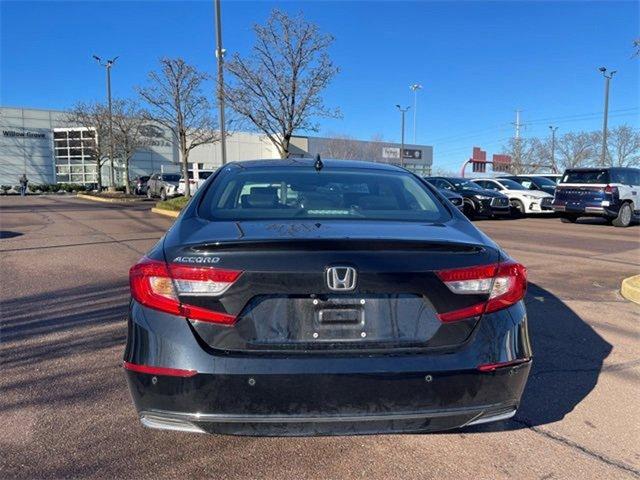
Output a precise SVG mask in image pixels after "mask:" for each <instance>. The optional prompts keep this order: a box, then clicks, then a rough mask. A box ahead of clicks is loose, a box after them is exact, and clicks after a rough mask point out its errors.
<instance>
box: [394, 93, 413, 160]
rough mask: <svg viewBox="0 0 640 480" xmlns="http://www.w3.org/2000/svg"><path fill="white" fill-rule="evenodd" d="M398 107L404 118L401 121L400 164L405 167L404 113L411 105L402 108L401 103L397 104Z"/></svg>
mask: <svg viewBox="0 0 640 480" xmlns="http://www.w3.org/2000/svg"><path fill="white" fill-rule="evenodd" d="M396 108H397V109H398V110H399V111H400V114H401V115H400V116H401V117H402V120H401V122H400V132H401V133H400V166H401V167H404V114H405V113H407V111H409V109H410V108H411V107H405V108H402V107H401V106H400V105H396Z"/></svg>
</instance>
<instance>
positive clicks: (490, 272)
mask: <svg viewBox="0 0 640 480" xmlns="http://www.w3.org/2000/svg"><path fill="white" fill-rule="evenodd" d="M437 274H438V277H439V278H440V280H442V281H443V282H444V284H445V285H446V286H447V287H448V288H449V290H451V291H452V292H453V293H456V294H459V295H488V296H489V297H488V299H487V301H486V302H481V303H476V304H474V305H471V306H470V307H465V308H461V309H457V310H453V311H450V312H444V313H440V314H438V317H439V318H440V320H441V321H443V322H455V321H457V320H462V319H464V318H470V317H475V316H478V315H482V314H483V313H491V312H495V311H497V310H501V309H503V308H506V307H508V306H510V305H513V304H514V303H517V302H518V301H520V300H521V299H522V298H523V297H524V295H525V293H526V290H527V269H526V268H525V267H524V266H523V265H521V264H519V263H515V262H506V263H499V264H493V265H483V266H478V267H468V268H458V269H454V270H441V271H439V272H437Z"/></svg>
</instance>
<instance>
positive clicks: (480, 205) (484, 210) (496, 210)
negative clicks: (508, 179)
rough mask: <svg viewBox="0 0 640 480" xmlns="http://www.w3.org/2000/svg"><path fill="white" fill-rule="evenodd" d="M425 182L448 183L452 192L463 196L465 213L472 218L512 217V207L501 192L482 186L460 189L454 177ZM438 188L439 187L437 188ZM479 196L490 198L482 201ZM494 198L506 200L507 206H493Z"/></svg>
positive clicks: (429, 178) (435, 178)
mask: <svg viewBox="0 0 640 480" xmlns="http://www.w3.org/2000/svg"><path fill="white" fill-rule="evenodd" d="M425 180H426V181H427V182H429V183H430V184H432V185H433V184H434V182H435V181H437V180H444V181H445V182H447V183H448V184H449V185H450V186H451V188H452V190H453V191H454V192H455V193H457V194H458V195H461V196H462V197H463V198H464V200H465V206H466V207H467V208H466V209H465V212H466V213H467V214H468V215H469V216H470V217H473V216H476V215H477V216H486V217H493V216H509V215H511V206H510V204H509V199H508V197H506V196H505V195H503V194H502V193H500V192H496V191H494V190H487V189H484V188H482V187H480V186H478V187H477V188H460V187H457V186H456V185H455V183H454V180H456V179H454V178H452V177H426V178H425ZM435 188H437V187H435ZM478 195H482V196H483V197H488V200H487V199H480V198H478ZM494 198H501V199H503V198H506V200H507V201H506V205H505V206H501V207H496V206H493V205H492V204H491V201H492V199H494Z"/></svg>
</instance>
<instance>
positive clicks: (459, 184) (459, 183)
mask: <svg viewBox="0 0 640 480" xmlns="http://www.w3.org/2000/svg"><path fill="white" fill-rule="evenodd" d="M447 180H448V181H450V182H451V183H453V184H454V185H455V186H456V188H464V189H467V190H482V187H481V186H480V185H478V184H477V183H473V182H472V181H470V180H465V179H464V178H448V179H447Z"/></svg>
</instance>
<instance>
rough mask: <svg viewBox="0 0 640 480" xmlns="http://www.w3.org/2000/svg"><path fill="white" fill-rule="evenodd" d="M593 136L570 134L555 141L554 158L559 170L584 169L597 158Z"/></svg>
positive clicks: (582, 133)
mask: <svg viewBox="0 0 640 480" xmlns="http://www.w3.org/2000/svg"><path fill="white" fill-rule="evenodd" d="M597 152H598V149H597V144H596V142H595V141H594V135H593V134H591V133H588V132H576V133H574V132H570V133H565V134H564V135H560V136H559V137H558V138H557V139H556V157H557V159H558V165H559V166H560V167H562V168H561V169H566V168H574V167H585V166H588V165H591V164H593V162H594V161H595V160H596V158H597Z"/></svg>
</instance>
